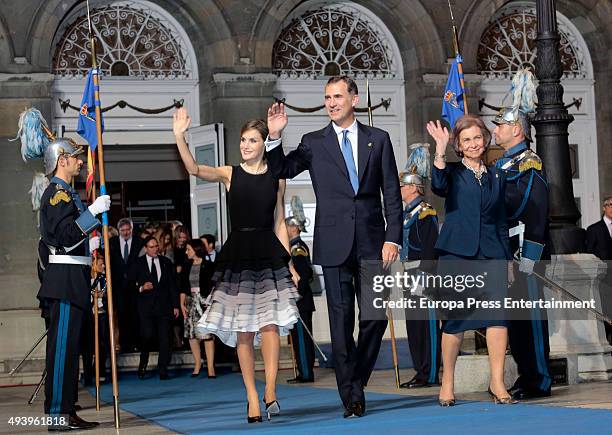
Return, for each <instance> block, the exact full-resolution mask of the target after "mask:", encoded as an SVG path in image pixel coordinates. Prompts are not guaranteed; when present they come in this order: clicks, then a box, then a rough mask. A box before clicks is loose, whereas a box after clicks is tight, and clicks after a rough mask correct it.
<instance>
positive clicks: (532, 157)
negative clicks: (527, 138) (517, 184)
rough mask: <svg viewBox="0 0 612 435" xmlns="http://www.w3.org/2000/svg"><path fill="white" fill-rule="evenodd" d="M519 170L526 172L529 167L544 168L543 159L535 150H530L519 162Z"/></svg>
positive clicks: (539, 169) (538, 169) (537, 169)
mask: <svg viewBox="0 0 612 435" xmlns="http://www.w3.org/2000/svg"><path fill="white" fill-rule="evenodd" d="M518 163H519V172H525V171H528V170H529V169H535V170H536V171H541V170H542V159H540V156H538V155H537V154H536V153H534V152H533V151H531V150H529V152H528V153H527V154H525V157H523V158H522V159H521V160H520V161H519V162H518Z"/></svg>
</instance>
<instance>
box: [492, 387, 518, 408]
mask: <svg viewBox="0 0 612 435" xmlns="http://www.w3.org/2000/svg"><path fill="white" fill-rule="evenodd" d="M487 392H488V393H489V396H491V398H492V399H493V402H494V403H495V404H496V405H514V404H516V403H518V400H516V399H513V398H512V396H508V397H498V396H497V395H496V394H495V393H493V391H491V387H489V389H488V390H487Z"/></svg>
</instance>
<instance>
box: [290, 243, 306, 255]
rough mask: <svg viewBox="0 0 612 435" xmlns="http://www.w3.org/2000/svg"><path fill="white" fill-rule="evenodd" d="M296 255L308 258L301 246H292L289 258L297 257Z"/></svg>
mask: <svg viewBox="0 0 612 435" xmlns="http://www.w3.org/2000/svg"><path fill="white" fill-rule="evenodd" d="M298 255H301V256H304V257H308V251H307V250H306V249H304V247H303V246H300V245H294V246H293V247H292V248H291V256H292V257H297V256H298Z"/></svg>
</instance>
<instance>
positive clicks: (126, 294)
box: [109, 218, 142, 352]
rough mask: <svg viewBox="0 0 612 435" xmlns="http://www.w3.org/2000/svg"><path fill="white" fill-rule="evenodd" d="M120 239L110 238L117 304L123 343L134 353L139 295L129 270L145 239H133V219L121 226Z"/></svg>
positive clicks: (137, 343) (126, 350)
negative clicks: (129, 275) (131, 280)
mask: <svg viewBox="0 0 612 435" xmlns="http://www.w3.org/2000/svg"><path fill="white" fill-rule="evenodd" d="M117 228H118V229H119V237H113V238H112V239H110V242H109V245H110V258H111V273H112V279H113V281H112V282H113V290H114V292H113V295H114V297H113V299H114V302H116V304H117V312H118V313H117V314H118V320H119V341H120V342H121V350H122V351H123V352H132V351H133V350H134V349H135V348H136V347H137V346H138V345H139V337H138V330H139V326H138V316H135V315H134V313H135V312H136V305H137V301H138V294H137V293H136V291H135V290H134V283H133V282H130V281H129V280H128V271H129V270H130V268H131V267H132V265H133V264H134V262H135V261H136V259H137V258H138V255H139V254H140V250H141V249H142V240H141V239H140V238H138V237H133V230H134V224H133V223H132V220H131V219H129V218H123V219H120V220H119V222H118V223H117Z"/></svg>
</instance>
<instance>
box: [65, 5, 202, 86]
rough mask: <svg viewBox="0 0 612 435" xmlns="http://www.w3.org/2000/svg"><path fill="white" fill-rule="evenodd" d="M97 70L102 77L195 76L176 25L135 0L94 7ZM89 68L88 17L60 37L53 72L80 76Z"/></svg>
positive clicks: (69, 26) (78, 21)
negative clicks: (133, 0)
mask: <svg viewBox="0 0 612 435" xmlns="http://www.w3.org/2000/svg"><path fill="white" fill-rule="evenodd" d="M90 16H91V27H92V29H91V31H92V33H93V35H94V36H95V37H96V40H97V46H96V52H97V60H98V66H99V68H100V69H101V71H102V74H103V75H106V76H112V77H117V76H119V77H125V76H129V77H137V78H141V79H175V78H187V79H188V78H192V75H193V66H192V65H191V62H190V57H189V56H188V55H187V51H186V48H185V44H184V41H183V39H182V37H181V36H180V34H179V32H178V31H177V29H176V28H175V26H174V25H173V24H172V23H171V22H169V21H168V20H167V19H166V18H164V17H163V16H162V15H161V14H160V13H159V12H158V11H156V10H155V9H154V8H147V7H146V6H144V5H143V4H141V3H137V2H131V1H121V2H115V3H112V4H110V5H108V6H104V7H100V8H96V9H93V10H92V11H91V13H90ZM90 67H91V46H90V43H89V24H88V20H87V14H86V13H84V14H82V15H80V16H78V17H77V18H76V19H75V20H74V21H73V22H72V23H71V24H69V25H68V26H67V27H66V28H65V30H64V32H63V34H62V36H61V37H60V38H59V40H58V42H57V44H56V49H55V53H54V56H53V73H54V74H55V75H57V76H59V77H82V76H84V75H85V74H86V73H87V70H88V69H89V68H90Z"/></svg>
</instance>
